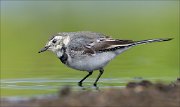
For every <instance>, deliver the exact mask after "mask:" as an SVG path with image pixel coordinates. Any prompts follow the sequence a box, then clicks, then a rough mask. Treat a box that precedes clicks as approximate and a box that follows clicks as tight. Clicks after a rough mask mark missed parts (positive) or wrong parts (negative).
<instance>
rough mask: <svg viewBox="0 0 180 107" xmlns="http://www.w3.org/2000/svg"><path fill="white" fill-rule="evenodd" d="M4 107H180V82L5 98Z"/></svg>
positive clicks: (68, 90) (147, 83)
mask: <svg viewBox="0 0 180 107" xmlns="http://www.w3.org/2000/svg"><path fill="white" fill-rule="evenodd" d="M0 103H1V107H180V79H179V78H178V79H177V81H175V82H173V83H171V84H162V83H152V82H150V81H147V80H143V81H141V82H130V83H128V84H127V85H126V88H122V89H119V88H109V89H102V90H98V91H97V90H83V91H75V92H74V91H72V89H71V88H70V87H64V88H63V89H62V90H60V91H59V93H57V95H49V96H44V97H33V98H30V99H21V100H18V101H16V100H7V99H4V98H3V99H2V98H1V101H0Z"/></svg>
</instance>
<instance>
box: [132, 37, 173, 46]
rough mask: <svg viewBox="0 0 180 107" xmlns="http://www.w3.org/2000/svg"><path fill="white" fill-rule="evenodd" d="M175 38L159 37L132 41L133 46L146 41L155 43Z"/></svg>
mask: <svg viewBox="0 0 180 107" xmlns="http://www.w3.org/2000/svg"><path fill="white" fill-rule="evenodd" d="M172 39H173V38H159V39H148V40H141V41H135V42H134V43H132V44H131V45H132V46H135V45H140V44H146V43H153V42H164V41H170V40H172Z"/></svg>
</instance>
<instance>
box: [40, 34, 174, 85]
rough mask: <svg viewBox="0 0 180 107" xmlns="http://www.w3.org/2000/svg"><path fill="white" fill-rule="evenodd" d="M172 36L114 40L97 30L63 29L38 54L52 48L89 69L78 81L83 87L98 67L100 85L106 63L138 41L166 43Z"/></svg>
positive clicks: (67, 60) (66, 60)
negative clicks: (73, 30)
mask: <svg viewBox="0 0 180 107" xmlns="http://www.w3.org/2000/svg"><path fill="white" fill-rule="evenodd" d="M171 39H172V38H161V39H148V40H141V41H132V40H120V39H112V38H111V37H109V36H106V35H104V34H102V33H96V32H88V31H82V32H62V33H58V34H56V35H54V36H52V38H50V40H49V41H48V42H47V43H46V45H45V47H44V48H43V49H41V50H40V51H39V53H41V52H44V51H46V50H50V51H52V52H53V53H55V54H56V55H57V57H58V58H59V59H60V60H61V62H62V63H63V64H65V65H67V66H68V67H70V68H73V69H76V70H80V71H87V72H88V75H86V76H85V77H84V78H83V79H82V80H81V81H79V82H78V85H79V86H81V87H82V82H83V81H84V80H85V79H86V78H87V77H89V76H90V75H92V73H93V71H94V70H99V72H100V73H99V75H98V77H97V79H96V80H95V82H94V86H95V87H97V82H98V80H99V78H100V77H101V75H102V74H103V72H104V69H103V68H104V66H106V65H107V64H108V63H109V62H110V61H111V60H112V59H114V58H115V57H116V56H117V55H119V54H121V53H122V52H123V51H125V50H127V49H129V48H131V47H134V46H136V45H139V44H146V43H152V42H163V41H169V40H171Z"/></svg>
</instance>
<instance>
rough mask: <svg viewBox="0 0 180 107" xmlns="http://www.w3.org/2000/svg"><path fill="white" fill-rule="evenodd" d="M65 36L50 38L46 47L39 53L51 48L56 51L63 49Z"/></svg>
mask: <svg viewBox="0 0 180 107" xmlns="http://www.w3.org/2000/svg"><path fill="white" fill-rule="evenodd" d="M63 41H64V38H63V37H62V36H55V37H53V38H52V39H51V40H49V41H48V42H47V43H46V45H45V47H44V48H43V49H41V50H40V51H39V53H41V52H44V51H46V50H50V51H52V52H54V53H57V52H58V51H61V49H62V47H63Z"/></svg>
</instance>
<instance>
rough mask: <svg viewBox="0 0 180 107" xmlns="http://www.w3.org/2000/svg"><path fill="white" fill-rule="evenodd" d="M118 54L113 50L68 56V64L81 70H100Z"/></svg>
mask: <svg viewBox="0 0 180 107" xmlns="http://www.w3.org/2000/svg"><path fill="white" fill-rule="evenodd" d="M115 56H116V54H115V53H113V52H103V53H97V54H95V55H89V56H83V57H78V58H68V66H69V67H71V68H74V69H77V70H81V71H89V72H90V71H93V70H99V69H101V68H103V67H104V66H105V65H107V64H108V62H109V61H110V60H112V59H113V58H114V57H115Z"/></svg>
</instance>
